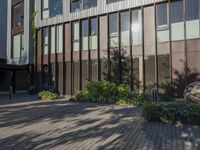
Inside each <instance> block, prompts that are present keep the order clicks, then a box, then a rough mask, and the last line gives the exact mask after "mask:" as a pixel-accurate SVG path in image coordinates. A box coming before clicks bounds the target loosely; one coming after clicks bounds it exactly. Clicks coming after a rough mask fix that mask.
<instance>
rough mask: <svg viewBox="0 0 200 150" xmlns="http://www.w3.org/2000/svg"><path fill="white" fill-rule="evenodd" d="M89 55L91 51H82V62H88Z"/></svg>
mask: <svg viewBox="0 0 200 150" xmlns="http://www.w3.org/2000/svg"><path fill="white" fill-rule="evenodd" d="M88 53H89V51H87V50H84V51H82V53H81V55H82V60H88Z"/></svg>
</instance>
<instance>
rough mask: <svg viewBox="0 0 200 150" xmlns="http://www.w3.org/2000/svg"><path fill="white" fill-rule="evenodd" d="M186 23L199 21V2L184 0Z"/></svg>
mask: <svg viewBox="0 0 200 150" xmlns="http://www.w3.org/2000/svg"><path fill="white" fill-rule="evenodd" d="M185 3H186V16H185V17H186V21H189V20H196V19H199V0H186V1H185Z"/></svg>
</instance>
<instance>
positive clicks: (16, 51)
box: [12, 33, 24, 59]
mask: <svg viewBox="0 0 200 150" xmlns="http://www.w3.org/2000/svg"><path fill="white" fill-rule="evenodd" d="M22 56H24V34H23V33H21V34H17V35H14V36H13V37H12V58H13V59H16V58H20V57H22Z"/></svg>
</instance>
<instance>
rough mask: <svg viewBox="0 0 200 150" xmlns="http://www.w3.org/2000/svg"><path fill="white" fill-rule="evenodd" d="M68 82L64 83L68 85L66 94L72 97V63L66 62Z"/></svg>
mask: <svg viewBox="0 0 200 150" xmlns="http://www.w3.org/2000/svg"><path fill="white" fill-rule="evenodd" d="M65 68H66V81H64V83H65V84H66V91H65V94H67V95H71V82H72V80H71V62H66V67H65Z"/></svg>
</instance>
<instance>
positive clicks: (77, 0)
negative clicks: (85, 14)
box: [71, 0, 97, 12]
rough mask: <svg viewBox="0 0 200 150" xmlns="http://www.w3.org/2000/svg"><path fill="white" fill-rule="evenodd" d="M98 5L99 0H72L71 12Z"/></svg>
mask: <svg viewBox="0 0 200 150" xmlns="http://www.w3.org/2000/svg"><path fill="white" fill-rule="evenodd" d="M96 6H97V0H71V12H76V11H80V10H84V9H89V8H92V7H96Z"/></svg>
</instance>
